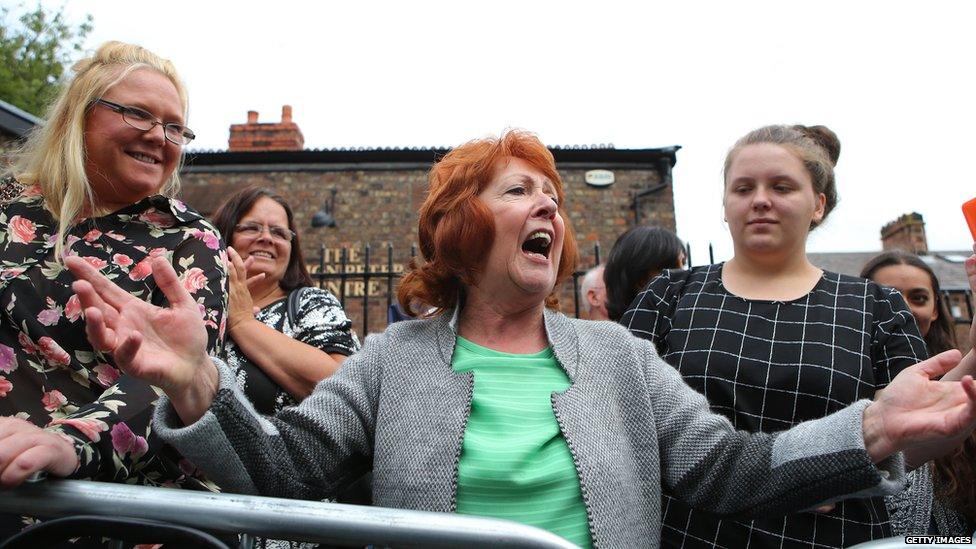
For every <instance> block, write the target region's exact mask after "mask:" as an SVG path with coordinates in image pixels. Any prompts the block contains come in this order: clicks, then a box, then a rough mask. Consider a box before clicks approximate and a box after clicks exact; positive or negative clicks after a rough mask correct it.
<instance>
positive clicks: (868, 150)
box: [2, 0, 976, 264]
mask: <svg viewBox="0 0 976 549" xmlns="http://www.w3.org/2000/svg"><path fill="white" fill-rule="evenodd" d="M2 1H3V2H4V3H5V4H10V3H11V2H10V1H9V0H2ZM61 3H62V2H59V1H54V0H45V4H48V5H52V6H56V5H61ZM67 12H68V14H69V16H70V17H71V18H73V19H75V20H80V19H81V17H82V16H83V14H85V13H90V14H92V15H93V16H94V27H95V28H94V31H93V33H92V34H91V35H90V37H89V41H88V46H89V47H90V48H92V49H93V48H95V47H96V46H97V45H98V44H100V43H101V42H102V41H105V40H110V39H118V40H125V41H131V42H136V43H139V44H142V45H144V46H146V47H148V48H150V49H151V50H153V51H155V52H156V53H159V54H161V55H163V56H164V57H168V58H170V59H172V60H173V61H174V62H175V63H176V65H177V67H178V69H179V70H180V72H181V74H182V76H183V78H184V80H185V81H186V82H187V85H188V87H189V90H190V118H189V121H188V125H189V126H190V127H192V128H193V129H194V131H196V133H197V135H198V140H197V141H196V142H194V147H195V148H203V149H226V147H227V137H228V126H229V125H230V124H232V123H242V122H244V121H245V119H246V112H247V111H248V110H252V109H253V110H257V111H259V112H260V113H261V118H260V120H261V121H262V122H274V121H277V120H278V119H279V117H280V113H281V105H283V104H291V105H292V106H293V108H294V119H295V121H296V122H297V123H298V124H299V125H300V127H301V129H302V131H303V133H304V134H305V146H306V147H308V148H327V147H388V146H437V145H444V146H452V145H456V144H459V143H461V142H463V141H466V140H468V139H472V138H475V137H481V136H484V135H488V134H497V133H499V132H500V131H501V130H503V129H504V128H508V127H519V128H525V129H528V130H531V131H534V132H537V133H538V134H539V135H540V137H541V138H542V139H543V141H545V142H546V143H548V144H550V145H574V144H597V143H613V144H614V145H615V146H616V147H617V148H645V147H659V146H666V145H681V146H682V147H683V148H682V150H681V151H679V152H678V163H677V166H676V168H675V172H674V194H675V209H676V213H677V225H678V234H679V236H681V237H682V238H683V239H685V240H688V241H690V242H691V244H692V247H693V248H692V253H693V257H694V260H695V263H696V264H700V263H702V262H703V261H704V260H705V259H706V257H707V252H706V250H707V246H708V242H712V243H714V245H715V247H716V260H722V259H727V258H728V257H730V256H731V240H730V239H729V236H728V231H727V228H726V227H725V225H724V223H723V222H722V211H721V167H722V162H723V159H724V156H725V152H726V150H727V149H728V148H729V147H730V146H731V144H732V143H733V142H734V141H735V140H736V139H737V138H738V137H740V136H741V135H742V134H744V133H746V132H748V131H749V130H751V129H753V128H755V127H758V126H761V125H765V124H770V123H803V124H808V125H810V124H825V125H827V126H829V127H830V128H832V129H833V130H834V131H836V132H837V134H838V135H839V137H840V139H841V143H842V146H843V149H842V153H841V157H840V162H839V164H838V167H837V178H838V184H839V192H840V197H841V202H840V205H839V206H838V208H837V209H836V210H835V211H834V213H833V215H832V216H831V217H830V219H829V220H828V222H827V224H826V225H825V226H823V227H822V228H820V229H819V230H817V231H815V232H814V233H813V235H812V236H811V239H810V242H809V246H808V251H862V250H878V249H880V241H879V230H880V227H881V225H883V224H884V223H885V222H887V221H890V220H892V219H894V218H896V217H897V216H898V215H900V214H902V213H906V212H910V211H918V212H919V213H921V214H922V215H923V216H924V217H925V221H926V229H927V233H928V239H929V245H930V247H931V248H932V249H936V250H939V249H943V250H945V249H953V250H966V249H968V248H969V247H970V243H971V241H972V239H971V237H970V235H969V233H968V231H967V229H966V226H965V223H964V221H963V217H962V214H961V213H960V205H961V204H962V203H963V202H964V201H965V200H968V199H970V198H973V197H974V196H976V185H974V184H973V178H974V176H973V167H972V164H973V162H972V158H973V151H974V148H976V147H974V145H976V137H974V132H976V110H974V108H973V100H974V98H976V76H974V75H976V71H974V54H976V49H974V45H976V32H974V31H973V22H974V21H976V17H974V16H976V3H973V2H967V1H962V0H960V1H955V2H949V1H937V0H934V1H929V2H924V3H922V2H917V1H916V2H902V1H874V0H864V1H851V0H845V1H833V0H830V1H817V2H813V1H808V2H783V1H770V2H735V1H700V2H692V1H685V2H680V1H668V2H663V1H644V2H633V3H630V2H615V1H609V0H601V1H599V2H597V1H590V2H575V1H573V2H570V1H561V2H541V1H540V2H531V1H529V0H520V1H507V0H495V1H493V2H464V1H457V0H455V1H446V2H426V1H424V2H421V1H417V2H403V1H400V2H372V1H362V0H357V1H344V2H338V1H336V2H324V1H323V2H297V1H288V0H277V1H275V2H267V1H263V2H247V1H236V2H228V1H222V0H201V1H196V2H188V1H184V0H169V1H167V2H158V1H155V2H143V1H136V0H128V1H125V2H123V1H118V0H97V1H96V0H72V1H71V2H68V3H67ZM610 244H611V243H604V245H605V246H609V245H610Z"/></svg>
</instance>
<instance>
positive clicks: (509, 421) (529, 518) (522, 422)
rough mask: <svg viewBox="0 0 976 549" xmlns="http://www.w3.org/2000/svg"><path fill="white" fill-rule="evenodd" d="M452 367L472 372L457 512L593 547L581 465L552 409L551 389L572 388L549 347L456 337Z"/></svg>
mask: <svg viewBox="0 0 976 549" xmlns="http://www.w3.org/2000/svg"><path fill="white" fill-rule="evenodd" d="M452 366H453V368H454V371H455V372H473V373H474V396H473V397H472V400H471V415H470V416H469V418H468V424H467V428H466V429H465V431H464V442H463V445H462V447H461V462H460V464H459V466H458V487H457V512H458V513H462V514H469V515H481V516H488V517H493V518H500V519H508V520H513V521H518V522H521V523H524V524H529V525H531V526H536V527H539V528H542V529H544V530H549V531H550V532H553V533H554V534H556V535H559V536H562V537H564V538H566V539H568V540H569V541H572V542H573V543H575V544H577V545H580V546H582V547H590V546H591V542H590V531H589V526H588V524H587V521H586V507H585V506H584V505H583V494H582V492H581V491H580V483H579V477H578V476H577V474H576V466H575V464H574V463H573V457H572V455H571V454H570V452H569V446H568V445H567V444H566V440H565V439H564V438H563V434H562V432H561V431H560V430H559V424H558V423H557V422H556V416H555V415H554V414H553V411H552V402H551V400H550V398H551V397H550V395H551V394H552V393H553V392H558V391H565V390H566V389H567V388H569V378H568V377H566V372H564V371H563V369H562V368H561V367H560V366H559V364H558V363H557V362H556V358H555V357H554V356H553V354H552V349H545V350H543V351H540V352H538V353H534V354H527V355H522V354H510V353H501V352H498V351H493V350H491V349H488V348H486V347H482V346H480V345H476V344H474V343H472V342H470V341H468V340H466V339H464V338H463V337H460V336H459V337H458V338H457V347H456V348H455V350H454V359H453V361H452Z"/></svg>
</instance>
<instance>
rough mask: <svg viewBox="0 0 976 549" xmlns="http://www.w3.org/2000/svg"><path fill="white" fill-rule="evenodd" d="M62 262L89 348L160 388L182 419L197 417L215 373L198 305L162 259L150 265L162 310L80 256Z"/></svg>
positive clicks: (214, 382) (205, 403)
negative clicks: (165, 304)
mask: <svg viewBox="0 0 976 549" xmlns="http://www.w3.org/2000/svg"><path fill="white" fill-rule="evenodd" d="M65 265H67V267H68V268H69V269H70V270H71V272H72V274H74V275H75V277H77V278H78V280H77V281H75V282H74V283H73V284H72V289H74V291H75V293H76V294H77V295H78V299H79V301H80V302H81V306H82V307H83V309H84V312H85V331H86V333H87V335H88V340H89V341H90V342H91V344H92V346H93V347H94V348H95V349H97V350H99V351H104V352H108V353H111V354H112V357H113V358H114V359H115V363H116V364H117V365H118V366H119V367H120V368H122V369H123V370H124V371H125V372H126V373H127V374H129V375H132V376H134V377H137V378H140V379H142V380H144V381H147V382H149V383H151V384H153V385H156V386H158V387H160V388H162V389H163V390H164V391H165V392H166V394H167V395H168V396H169V397H170V399H171V400H172V401H173V405H174V407H176V409H177V412H178V413H179V414H180V416H181V417H182V418H183V420H184V422H187V423H192V422H193V421H195V420H196V419H198V418H199V417H200V415H203V412H204V411H206V409H207V408H208V407H209V406H210V401H211V400H212V399H213V394H214V393H215V392H216V386H217V372H216V369H215V368H214V366H213V363H212V362H211V361H210V357H209V356H208V355H207V332H206V328H205V327H204V324H203V317H202V315H201V313H200V307H199V305H198V304H197V303H196V301H194V300H193V298H192V297H190V294H189V293H188V292H187V290H186V289H185V288H184V287H183V285H182V283H181V282H180V280H179V278H178V277H177V276H176V271H174V270H173V267H172V265H170V264H169V262H168V261H167V260H166V258H165V257H157V258H154V259H153V260H152V264H151V265H152V274H153V277H154V279H155V281H156V285H157V286H158V287H159V289H160V290H162V292H163V295H165V296H166V299H168V300H169V303H170V307H168V308H166V307H157V306H155V305H153V304H151V303H147V302H145V301H143V300H141V299H138V298H136V297H135V296H133V295H131V294H129V293H128V292H126V291H125V290H123V289H121V288H119V287H118V286H116V285H115V283H113V282H112V281H111V280H109V279H108V278H106V277H105V276H104V275H102V274H101V273H99V272H98V271H97V270H95V268H94V267H92V266H91V265H89V264H88V262H86V261H85V260H83V259H81V258H80V257H68V258H66V259H65ZM197 413H199V415H197ZM187 415H189V416H190V417H187ZM193 416H195V417H193Z"/></svg>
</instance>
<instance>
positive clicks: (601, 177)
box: [584, 170, 613, 187]
mask: <svg viewBox="0 0 976 549" xmlns="http://www.w3.org/2000/svg"><path fill="white" fill-rule="evenodd" d="M584 179H585V180H586V184H587V185H591V186H593V187H609V186H610V185H613V172H611V171H610V170H590V171H588V172H586V175H585V176H584Z"/></svg>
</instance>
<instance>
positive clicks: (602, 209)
mask: <svg viewBox="0 0 976 549" xmlns="http://www.w3.org/2000/svg"><path fill="white" fill-rule="evenodd" d="M291 114H292V113H291V108H290V107H287V106H286V107H285V108H284V109H283V112H282V119H281V121H280V122H276V123H260V122H258V120H257V119H258V113H256V112H253V111H252V112H249V113H248V122H247V123H246V124H234V125H232V126H231V132H230V139H229V147H228V150H226V151H214V152H191V153H189V154H188V155H187V158H186V162H185V166H184V168H183V170H182V179H183V199H184V200H185V201H186V202H187V203H189V204H190V205H192V206H193V207H194V208H196V209H198V210H199V211H201V212H202V213H204V214H207V215H209V214H212V213H213V212H214V211H215V209H216V208H217V207H218V206H219V205H220V203H221V201H222V200H223V199H224V198H225V197H226V196H228V195H229V194H231V193H233V192H235V191H236V190H238V189H240V188H243V187H246V186H250V185H259V186H264V187H269V188H271V189H274V191H275V192H277V193H279V194H281V195H282V196H284V197H285V198H286V200H288V202H289V203H290V204H291V206H292V208H294V210H295V216H296V223H297V226H298V228H299V231H300V232H301V238H302V247H303V251H304V253H305V256H306V260H307V261H308V263H309V264H310V266H311V267H312V270H313V271H319V270H320V253H321V250H323V249H324V250H325V252H324V257H322V258H321V269H322V270H324V271H325V272H329V273H335V272H337V271H339V270H340V255H341V249H342V248H348V250H349V251H348V256H347V260H348V266H347V269H348V270H349V271H359V272H361V271H362V269H363V268H364V262H365V258H364V252H363V249H364V246H365V245H367V244H368V245H370V247H371V257H370V261H369V263H370V265H371V267H370V269H371V271H373V272H375V271H377V270H384V269H386V263H387V246H388V245H390V244H392V246H393V259H392V262H393V265H394V270H395V271H398V272H401V271H402V270H403V269H404V268H405V267H406V265H407V263H408V262H409V260H410V254H411V246H412V245H413V244H415V242H416V226H417V210H418V208H419V206H420V204H421V203H422V202H423V199H424V195H425V192H426V186H427V171H428V170H429V169H430V166H431V164H432V163H433V162H434V161H435V160H436V159H437V158H438V157H440V156H442V155H443V154H445V153H446V152H447V151H448V150H447V149H441V148H416V149H356V150H306V149H303V148H302V146H303V143H304V138H303V137H302V134H301V130H300V129H299V128H298V126H297V125H296V124H295V123H294V122H293V121H292V119H291ZM678 149H679V147H677V146H675V147H667V148H661V149H626V150H624V149H614V148H612V147H572V148H558V147H556V148H553V149H552V152H553V155H554V156H555V159H556V164H557V166H559V169H560V174H561V175H562V178H563V182H564V184H565V190H566V198H567V209H568V212H569V220H570V222H571V224H572V226H573V228H574V229H575V231H576V236H577V239H578V241H579V244H580V252H581V257H580V266H581V267H588V266H591V265H593V264H594V262H595V261H596V253H597V252H596V251H595V249H594V246H595V245H597V244H598V245H599V246H600V247H601V249H602V254H603V256H605V255H606V253H607V252H608V251H609V247H610V246H611V245H612V244H613V242H614V240H615V239H616V238H617V236H618V235H619V234H620V233H622V232H623V231H625V230H626V229H628V228H629V227H632V226H634V225H635V223H641V224H647V225H657V226H663V227H666V228H668V229H671V230H675V217H674V198H673V195H672V191H671V169H672V167H673V166H674V164H675V161H676V156H675V155H676V152H677V150H678ZM316 213H319V216H320V219H326V220H327V218H326V217H323V216H324V214H325V213H329V214H331V218H332V220H334V222H335V226H334V227H328V226H320V227H312V223H311V221H312V218H313V217H314V216H315V215H316ZM328 286H329V287H330V289H332V290H333V291H334V292H335V293H336V294H337V295H338V294H340V293H344V294H345V307H346V310H347V312H348V313H349V315H350V316H351V317H352V318H353V320H354V323H355V325H356V329H357V331H360V332H361V331H362V318H363V310H362V301H363V300H362V297H363V294H365V293H368V294H369V297H370V303H371V305H370V308H369V310H368V315H367V316H368V317H369V331H378V330H382V329H383V328H384V327H385V325H386V303H387V301H386V288H387V282H386V280H385V279H380V280H372V281H371V282H370V284H369V285H368V286H367V285H366V284H364V283H363V281H362V279H359V280H355V279H352V280H349V281H348V282H347V283H346V286H345V287H344V288H341V287H339V284H338V281H337V280H332V281H329V282H328ZM567 286H568V288H564V289H563V292H562V294H561V297H562V301H563V308H564V310H566V311H567V312H570V313H572V305H573V301H572V294H571V292H572V288H571V284H569V285H567ZM343 290H344V292H343Z"/></svg>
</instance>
